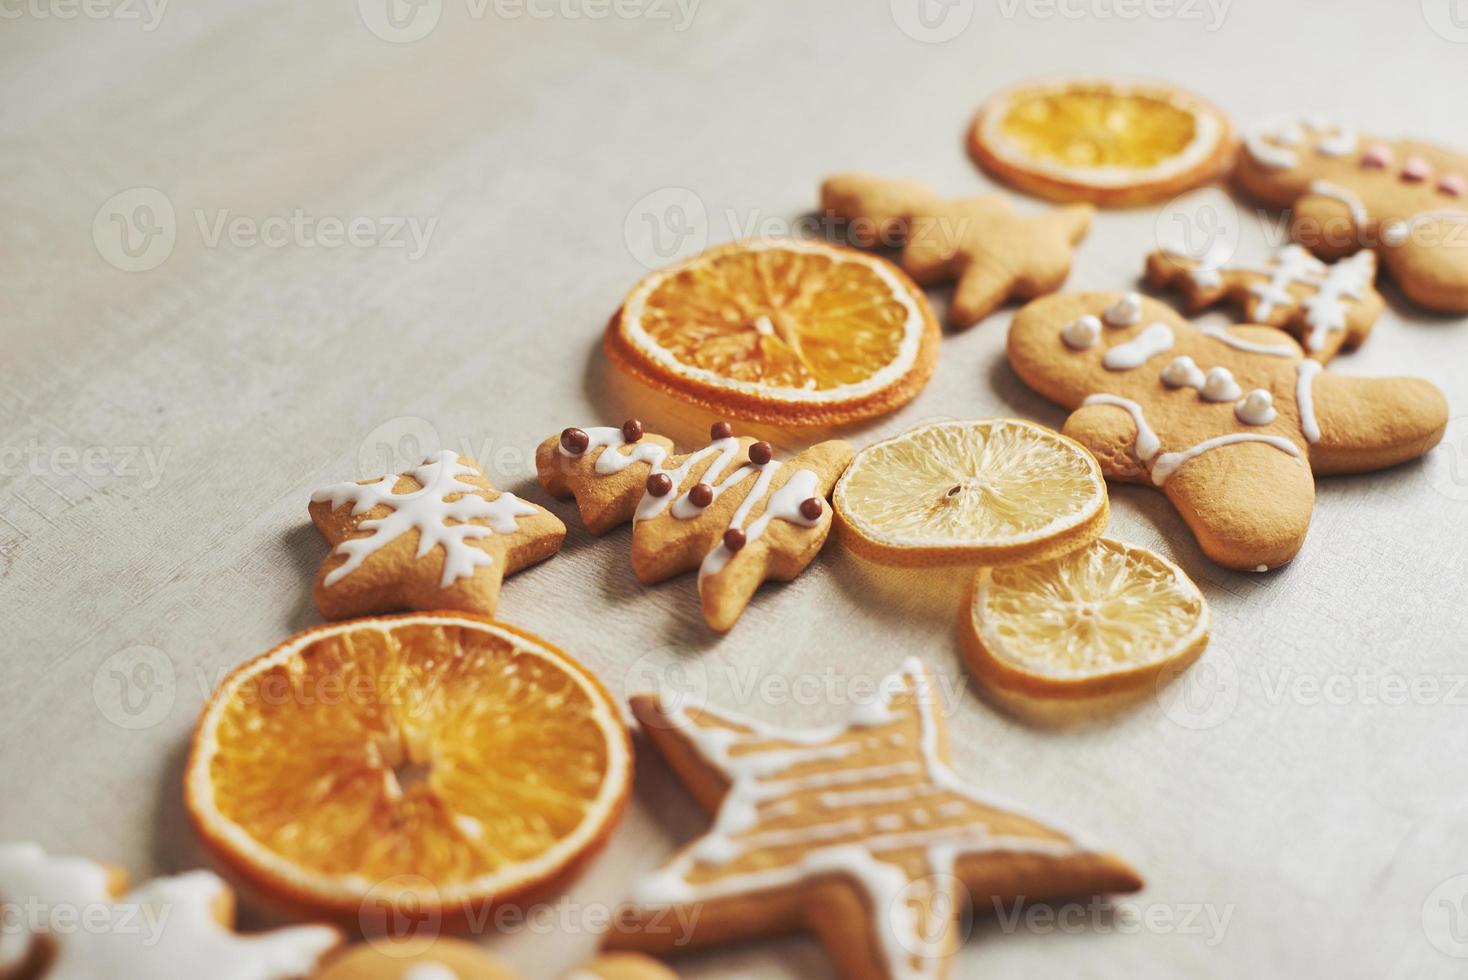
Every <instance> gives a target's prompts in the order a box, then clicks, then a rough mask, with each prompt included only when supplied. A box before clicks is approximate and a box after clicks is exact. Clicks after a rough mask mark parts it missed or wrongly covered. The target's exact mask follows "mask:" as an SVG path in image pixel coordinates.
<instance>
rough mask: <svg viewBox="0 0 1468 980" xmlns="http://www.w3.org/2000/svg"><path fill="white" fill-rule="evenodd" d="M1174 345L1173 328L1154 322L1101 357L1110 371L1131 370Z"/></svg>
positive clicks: (1103, 364) (1102, 362) (1103, 363)
mask: <svg viewBox="0 0 1468 980" xmlns="http://www.w3.org/2000/svg"><path fill="white" fill-rule="evenodd" d="M1172 345H1173V335H1172V328H1171V327H1169V326H1168V325H1167V324H1165V323H1154V324H1152V325H1151V326H1150V327H1148V328H1147V329H1145V330H1143V331H1142V332H1141V333H1139V334H1137V335H1136V336H1135V337H1133V338H1132V339H1130V340H1128V341H1125V342H1124V343H1120V344H1117V345H1116V346H1115V347H1113V348H1111V349H1110V350H1108V351H1107V352H1106V355H1105V356H1104V357H1102V358H1101V364H1102V366H1104V367H1105V368H1106V369H1107V370H1108V371H1130V370H1132V369H1134V368H1139V367H1141V366H1142V365H1143V364H1145V363H1147V361H1148V360H1149V359H1151V358H1153V357H1156V356H1157V355H1158V354H1165V353H1166V352H1168V351H1170V350H1172Z"/></svg>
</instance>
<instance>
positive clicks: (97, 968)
mask: <svg viewBox="0 0 1468 980" xmlns="http://www.w3.org/2000/svg"><path fill="white" fill-rule="evenodd" d="M124 889H125V876H124V875H123V874H122V872H121V871H119V870H118V869H115V868H112V867H109V866H107V865H103V864H98V863H96V862H94V861H89V860H87V859H86V858H80V857H58V856H55V855H51V854H47V853H46V852H45V851H44V850H43V849H42V848H41V847H39V846H38V845H36V844H22V843H14V844H0V913H4V916H3V917H4V921H5V924H6V925H5V928H4V929H0V977H4V978H6V980H12V978H14V980H97V978H99V977H117V978H120V980H132V978H142V977H146V978H148V980H198V978H199V977H229V978H230V980H294V978H297V977H303V976H306V975H308V974H310V973H311V972H312V971H313V970H314V968H315V967H316V965H317V962H318V961H319V960H320V959H321V958H322V957H323V956H325V955H326V954H327V953H328V952H329V951H330V950H332V949H333V948H335V947H336V946H337V944H338V943H340V942H341V934H340V933H338V932H337V931H336V930H335V929H332V928H329V927H327V926H298V927H295V928H290V929H277V930H274V931H272V932H265V933H260V934H258V935H240V934H238V933H235V932H234V931H233V930H232V928H231V927H232V926H233V924H234V893H233V892H231V891H230V889H229V887H228V886H226V885H225V883H224V882H223V881H222V880H221V879H220V878H219V877H218V876H217V875H215V874H214V873H213V872H210V871H190V872H187V873H186V874H180V875H174V876H172V877H168V878H155V879H153V880H152V881H148V882H145V883H144V884H142V885H140V886H139V887H137V888H134V889H132V890H131V891H127V892H126V893H124ZM37 912H39V913H40V914H37ZM68 912H69V913H70V914H71V916H73V917H80V922H81V923H84V925H85V927H84V928H78V927H77V926H78V921H77V920H76V918H73V921H72V922H71V923H70V928H66V927H65V923H64V922H63V918H62V917H63V916H64V915H65V914H66V913H68Z"/></svg>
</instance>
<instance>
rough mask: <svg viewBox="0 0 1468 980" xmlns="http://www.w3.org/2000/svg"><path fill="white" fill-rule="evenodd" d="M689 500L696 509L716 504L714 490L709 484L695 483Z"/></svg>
mask: <svg viewBox="0 0 1468 980" xmlns="http://www.w3.org/2000/svg"><path fill="white" fill-rule="evenodd" d="M688 499H689V500H690V501H692V502H693V505H694V506H695V507H707V506H708V505H709V504H711V503H713V502H714V488H713V487H711V486H709V485H708V484H707V483H695V484H694V485H693V489H692V490H689V491H688Z"/></svg>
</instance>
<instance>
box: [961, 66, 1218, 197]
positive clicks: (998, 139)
mask: <svg viewBox="0 0 1468 980" xmlns="http://www.w3.org/2000/svg"><path fill="white" fill-rule="evenodd" d="M1233 145H1234V139H1233V129H1232V127H1231V126H1230V124H1229V121H1228V118H1227V117H1226V116H1224V114H1223V113H1222V112H1220V111H1219V110H1218V109H1216V108H1214V107H1213V106H1212V105H1210V104H1209V103H1207V102H1205V101H1204V100H1203V99H1201V98H1199V97H1198V96H1196V95H1193V94H1192V93H1190V92H1187V91H1185V90H1183V89H1180V88H1177V87H1175V86H1172V85H1166V84H1163V83H1160V82H1148V81H1132V80H1123V79H1110V80H1108V79H1070V78H1066V79H1055V80H1050V81H1042V82H1032V83H1028V84H1025V85H1021V86H1019V87H1016V88H1014V89H1011V90H1009V91H1007V92H1004V93H1001V94H1000V95H998V96H996V97H995V98H993V99H991V100H990V101H989V102H988V103H987V104H986V105H985V106H984V107H983V109H981V110H980V111H979V114H978V116H977V118H975V119H974V123H973V127H972V129H971V130H970V132H969V151H970V152H971V153H972V154H973V156H974V158H975V159H976V160H977V161H978V162H979V164H980V165H981V166H983V167H984V168H985V169H986V170H989V171H991V172H992V173H994V174H995V175H997V176H998V177H1000V178H1001V179H1003V180H1005V181H1007V182H1008V183H1010V184H1013V185H1014V186H1016V187H1019V188H1020V189H1022V190H1025V191H1028V192H1030V193H1032V194H1038V195H1039V196H1041V197H1046V198H1050V199H1052V200H1059V201H1090V202H1092V203H1094V204H1100V205H1103V206H1112V207H1115V206H1126V205H1133V204H1145V203H1148V202H1151V201H1159V200H1162V199H1164V198H1167V197H1169V196H1171V195H1173V194H1177V193H1180V192H1182V191H1184V190H1187V189H1188V188H1191V187H1196V186H1198V185H1199V184H1201V183H1203V182H1205V181H1207V180H1210V179H1212V178H1213V177H1214V176H1216V175H1217V174H1218V173H1220V172H1221V171H1222V169H1223V168H1224V166H1225V165H1226V164H1227V163H1228V158H1229V156H1230V154H1231V151H1232V149H1233Z"/></svg>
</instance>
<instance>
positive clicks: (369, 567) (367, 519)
mask: <svg viewBox="0 0 1468 980" xmlns="http://www.w3.org/2000/svg"><path fill="white" fill-rule="evenodd" d="M309 509H310V514H311V520H312V521H313V522H315V524H316V528H317V529H318V530H319V531H320V532H321V534H322V536H324V537H325V538H326V540H327V541H329V542H330V543H331V544H332V545H333V548H332V550H331V554H330V555H329V556H327V559H326V561H325V562H324V563H322V566H321V571H320V573H319V574H318V575H317V576H316V587H315V590H314V598H315V600H316V608H317V609H319V610H321V615H323V616H325V617H326V618H327V619H343V618H346V617H349V616H363V615H368V614H370V613H382V612H393V611H396V610H402V609H416V610H449V609H452V610H460V611H463V612H472V613H479V614H480V615H483V616H492V615H494V610H495V606H496V605H497V604H498V602H499V594H500V583H501V582H502V581H503V580H504V577H505V576H506V575H509V574H511V573H512V572H516V571H519V570H520V569H521V568H524V567H525V566H527V565H533V564H534V563H535V562H538V561H541V560H543V559H546V558H549V557H550V556H551V555H553V554H555V553H556V551H557V550H558V549H559V548H560V547H561V541H562V539H563V538H565V536H566V526H565V525H564V524H562V523H561V522H560V519H559V518H557V517H556V516H555V515H554V514H552V513H551V512H550V511H548V510H546V509H545V508H544V507H540V506H537V505H536V504H531V503H527V502H526V501H524V500H521V499H520V498H519V497H516V496H515V495H514V494H512V493H502V492H500V491H498V490H496V489H495V488H494V485H493V484H491V483H490V482H489V478H488V477H486V476H485V475H484V470H483V469H482V468H481V467H480V465H479V464H478V463H476V462H475V461H474V460H472V459H470V458H469V457H468V456H461V455H459V454H458V453H455V452H452V451H449V450H444V451H442V452H439V453H436V454H435V455H433V456H430V457H429V458H428V459H426V460H424V461H423V463H422V465H420V466H417V467H414V468H413V469H411V470H408V471H407V472H406V473H397V474H391V475H388V476H384V477H382V478H380V479H377V480H365V481H363V482H361V483H338V484H335V485H334V486H330V487H326V488H325V489H323V490H318V491H316V492H315V493H313V494H312V495H311V506H310V508H309Z"/></svg>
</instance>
